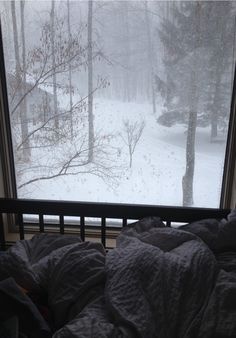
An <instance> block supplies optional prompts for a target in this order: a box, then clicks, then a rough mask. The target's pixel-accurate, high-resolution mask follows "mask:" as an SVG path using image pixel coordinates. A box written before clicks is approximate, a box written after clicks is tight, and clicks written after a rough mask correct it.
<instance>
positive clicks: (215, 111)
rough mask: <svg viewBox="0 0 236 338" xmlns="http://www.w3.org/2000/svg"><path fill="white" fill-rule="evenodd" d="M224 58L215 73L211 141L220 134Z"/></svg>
mask: <svg viewBox="0 0 236 338" xmlns="http://www.w3.org/2000/svg"><path fill="white" fill-rule="evenodd" d="M222 65H223V58H221V57H220V58H219V59H218V62H217V66H216V73H215V75H216V76H215V90H214V98H213V104H212V111H211V141H213V140H214V138H216V137H217V135H218V109H220V103H221V90H220V87H221V81H222V74H223V69H222Z"/></svg>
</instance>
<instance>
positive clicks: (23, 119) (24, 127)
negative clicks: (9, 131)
mask: <svg viewBox="0 0 236 338" xmlns="http://www.w3.org/2000/svg"><path fill="white" fill-rule="evenodd" d="M11 14H12V27H13V41H14V51H15V62H16V65H15V77H16V83H17V87H18V96H19V97H23V95H24V89H25V74H24V75H23V76H24V80H23V81H22V75H21V63H20V50H19V40H18V28H17V21H16V7H15V0H14V1H11ZM21 36H22V46H23V48H22V55H23V72H25V35H24V3H22V4H21ZM21 103H22V104H20V105H19V113H20V123H21V138H22V140H24V139H25V138H26V136H27V135H28V120H27V113H26V105H25V102H24V100H22V102H21ZM22 149H23V160H24V161H28V160H29V156H30V153H29V145H28V144H27V143H26V144H24V146H23V148H22Z"/></svg>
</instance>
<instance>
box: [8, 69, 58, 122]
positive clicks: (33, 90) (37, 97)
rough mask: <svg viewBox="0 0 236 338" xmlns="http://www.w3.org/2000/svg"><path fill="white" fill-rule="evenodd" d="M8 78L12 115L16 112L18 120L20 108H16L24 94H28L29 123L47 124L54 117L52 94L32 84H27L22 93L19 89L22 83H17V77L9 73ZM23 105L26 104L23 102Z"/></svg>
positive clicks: (26, 98) (26, 96)
mask: <svg viewBox="0 0 236 338" xmlns="http://www.w3.org/2000/svg"><path fill="white" fill-rule="evenodd" d="M6 77H7V90H8V101H9V110H10V113H11V112H12V111H13V110H14V114H15V116H16V117H17V118H18V116H19V107H17V109H16V110H15V108H16V106H17V104H18V103H19V102H20V100H21V98H22V97H23V95H24V94H23V93H26V95H25V100H26V101H25V102H26V111H27V121H28V122H33V123H34V124H35V123H37V122H39V121H40V122H45V121H47V119H48V118H50V117H51V116H53V95H52V94H51V93H49V92H47V91H46V90H43V89H41V88H39V87H38V86H34V85H33V84H31V83H30V82H26V86H25V88H22V91H21V90H20V89H19V88H20V86H22V83H21V84H18V83H17V79H16V77H15V75H13V74H10V73H7V74H6ZM22 87H23V86H22ZM21 104H24V102H23V101H22V103H21ZM19 106H20V105H19Z"/></svg>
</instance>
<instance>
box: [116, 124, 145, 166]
mask: <svg viewBox="0 0 236 338" xmlns="http://www.w3.org/2000/svg"><path fill="white" fill-rule="evenodd" d="M123 125H124V134H125V135H124V136H123V135H122V134H121V137H122V139H123V141H124V143H125V144H126V145H127V147H128V150H129V167H130V168H131V167H132V163H133V154H134V151H135V148H136V146H137V144H138V142H139V140H140V137H141V135H142V133H143V129H144V127H145V122H144V121H141V122H138V121H136V122H134V123H131V122H130V121H129V120H124V121H123Z"/></svg>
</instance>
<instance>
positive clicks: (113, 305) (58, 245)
mask: <svg viewBox="0 0 236 338" xmlns="http://www.w3.org/2000/svg"><path fill="white" fill-rule="evenodd" d="M9 278H13V279H14V281H15V283H16V284H17V285H18V286H19V287H20V288H21V290H22V288H23V289H24V290H25V291H24V292H25V293H26V296H27V297H28V298H29V300H30V301H32V302H34V303H35V299H44V300H45V301H44V304H43V305H44V306H47V309H48V311H49V314H50V315H49V316H44V320H45V325H46V326H47V327H50V330H51V331H50V332H51V333H50V335H51V336H52V337H54V338H73V337H74V338H78V337H80V338H91V337H99V338H103V337H104V338H105V337H106V338H108V337H114V338H116V337H117V338H118V337H119V338H123V337H131V338H132V337H134V338H136V337H137V338H138V337H142V338H155V337H158V338H162V337H163V338H172V337H173V338H176V337H180V338H188V337H189V338H190V337H191V338H194V337H199V338H200V337H201V338H202V337H204V338H208V337H209V338H210V337H211V338H213V337H214V338H226V337H232V338H233V337H236V220H235V217H232V218H229V219H228V220H221V221H219V220H210V219H209V220H202V221H199V222H195V223H192V224H187V225H184V226H182V227H180V228H178V229H174V228H169V227H165V225H164V224H163V223H162V221H161V220H160V219H159V218H156V217H155V218H151V217H150V218H145V219H143V220H141V221H138V222H136V223H134V224H132V225H130V226H127V227H125V228H124V229H123V230H122V232H121V234H120V235H119V237H118V239H117V247H116V248H115V249H112V250H110V251H109V252H108V253H106V252H105V250H104V248H103V246H102V245H101V244H98V243H92V242H81V241H80V239H79V238H78V237H76V236H68V235H49V234H40V235H35V236H34V237H33V238H32V240H28V241H26V240H23V241H19V242H17V243H16V244H15V245H14V246H12V247H11V248H10V249H9V250H8V251H7V252H6V253H5V254H4V255H0V280H1V281H4V280H7V279H9ZM22 292H23V291H22ZM36 305H37V304H36ZM38 309H39V310H40V307H39V306H38ZM15 314H16V315H17V313H15ZM40 318H41V317H40ZM40 320H41V319H40ZM46 326H45V327H46ZM28 337H30V335H29V334H28Z"/></svg>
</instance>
